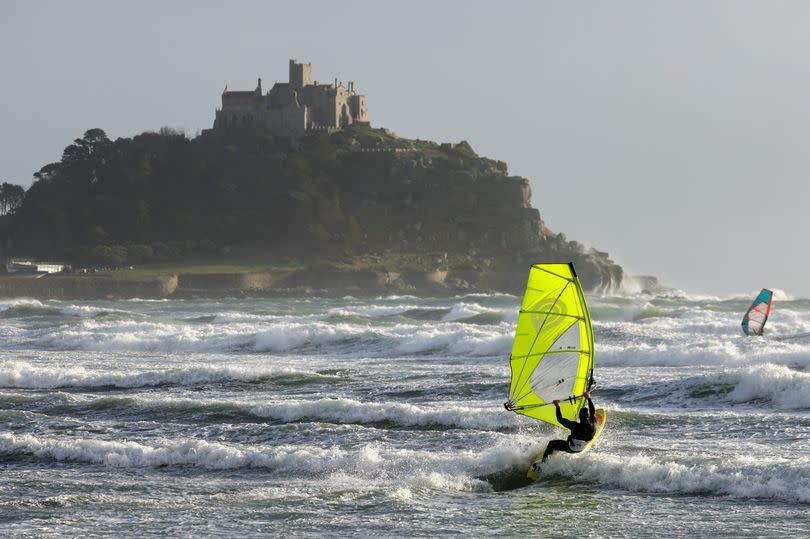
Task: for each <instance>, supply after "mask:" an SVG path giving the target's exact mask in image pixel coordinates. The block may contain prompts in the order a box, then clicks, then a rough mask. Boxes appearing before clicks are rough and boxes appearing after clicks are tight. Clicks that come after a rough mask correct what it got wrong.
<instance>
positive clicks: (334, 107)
mask: <svg viewBox="0 0 810 539" xmlns="http://www.w3.org/2000/svg"><path fill="white" fill-rule="evenodd" d="M352 124H361V125H368V124H369V114H368V108H367V107H366V99H365V96H362V95H359V94H357V93H356V92H355V90H354V82H349V83H348V86H344V85H343V83H342V82H338V81H337V79H335V83H334V84H319V83H318V81H315V80H313V78H312V65H311V64H302V63H299V62H296V61H295V60H290V70H289V82H279V83H276V84H274V85H273V87H272V88H271V89H270V90H269V91H268V92H267V93H263V92H262V80H261V79H259V82H258V84H257V86H256V89H255V90H253V91H228V89H227V87H226V89H225V91H224V92H223V93H222V108H221V109H218V110H217V111H216V114H215V117H214V126H213V128H212V129H211V131H220V132H233V131H238V130H256V129H259V130H266V131H268V132H270V133H273V134H275V135H280V136H285V137H292V138H297V137H300V136H302V135H303V134H304V133H306V132H307V131H311V130H321V131H323V130H326V131H333V130H338V129H340V128H342V127H346V126H349V125H352Z"/></svg>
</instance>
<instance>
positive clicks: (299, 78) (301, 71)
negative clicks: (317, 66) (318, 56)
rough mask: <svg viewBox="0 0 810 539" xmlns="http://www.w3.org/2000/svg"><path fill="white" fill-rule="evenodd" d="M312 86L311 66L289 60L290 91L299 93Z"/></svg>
mask: <svg viewBox="0 0 810 539" xmlns="http://www.w3.org/2000/svg"><path fill="white" fill-rule="evenodd" d="M310 84H312V64H299V63H298V62H297V61H295V60H290V89H291V90H298V91H299V92H300V91H301V90H302V89H303V88H304V86H308V85H310Z"/></svg>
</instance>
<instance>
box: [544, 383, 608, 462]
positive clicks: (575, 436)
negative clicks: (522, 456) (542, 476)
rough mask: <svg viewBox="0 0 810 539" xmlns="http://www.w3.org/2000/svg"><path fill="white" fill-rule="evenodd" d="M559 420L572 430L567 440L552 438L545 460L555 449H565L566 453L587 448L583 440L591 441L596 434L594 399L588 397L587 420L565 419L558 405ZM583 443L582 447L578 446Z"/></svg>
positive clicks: (545, 453)
mask: <svg viewBox="0 0 810 539" xmlns="http://www.w3.org/2000/svg"><path fill="white" fill-rule="evenodd" d="M555 408H556V412H557V421H558V422H559V423H560V425H562V426H563V427H565V428H567V429H569V430H570V431H571V434H570V436H568V439H567V440H551V441H550V442H549V443H548V446H546V451H545V452H544V453H543V460H544V461H545V460H546V459H547V458H548V457H549V455H551V454H552V453H554V452H555V451H565V452H566V453H579V452H580V451H582V449H585V447H584V444H583V442H590V441H591V439H593V435H594V434H596V408H595V407H594V405H593V401H592V400H591V399H590V398H589V399H588V419H587V420H586V421H571V420H570V419H565V418H564V417H563V416H562V413H561V412H560V407H559V406H556V407H555ZM578 445H581V446H582V448H581V449H577V448H576V447H577V446H578Z"/></svg>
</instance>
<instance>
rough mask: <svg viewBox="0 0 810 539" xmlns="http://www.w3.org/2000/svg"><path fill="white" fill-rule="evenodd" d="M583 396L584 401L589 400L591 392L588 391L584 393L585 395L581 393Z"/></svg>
mask: <svg viewBox="0 0 810 539" xmlns="http://www.w3.org/2000/svg"><path fill="white" fill-rule="evenodd" d="M583 395H585V398H586V399H590V398H591V392H590V391H586V392H585V393H583Z"/></svg>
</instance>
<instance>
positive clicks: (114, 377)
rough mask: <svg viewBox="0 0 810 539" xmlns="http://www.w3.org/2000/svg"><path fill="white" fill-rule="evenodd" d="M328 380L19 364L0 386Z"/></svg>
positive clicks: (240, 370) (2, 368)
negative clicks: (279, 379)
mask: <svg viewBox="0 0 810 539" xmlns="http://www.w3.org/2000/svg"><path fill="white" fill-rule="evenodd" d="M281 376H283V377H289V376H300V377H307V378H324V379H325V378H328V376H323V375H320V374H317V373H315V372H312V371H301V370H296V369H291V368H276V367H272V368H271V367H243V366H214V365H200V366H189V367H183V368H175V369H172V368H169V369H160V370H144V371H135V372H132V371H128V372H109V371H100V370H91V369H87V368H85V367H83V366H65V365H49V366H47V367H45V366H37V365H32V364H30V363H27V362H22V361H14V362H9V361H4V362H1V363H0V387H9V388H26V389H49V388H57V387H107V386H110V387H121V388H137V387H149V386H158V385H165V384H173V385H185V386H189V385H199V384H205V383H212V382H229V381H237V382H255V381H260V380H264V379H268V378H274V377H281Z"/></svg>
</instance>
